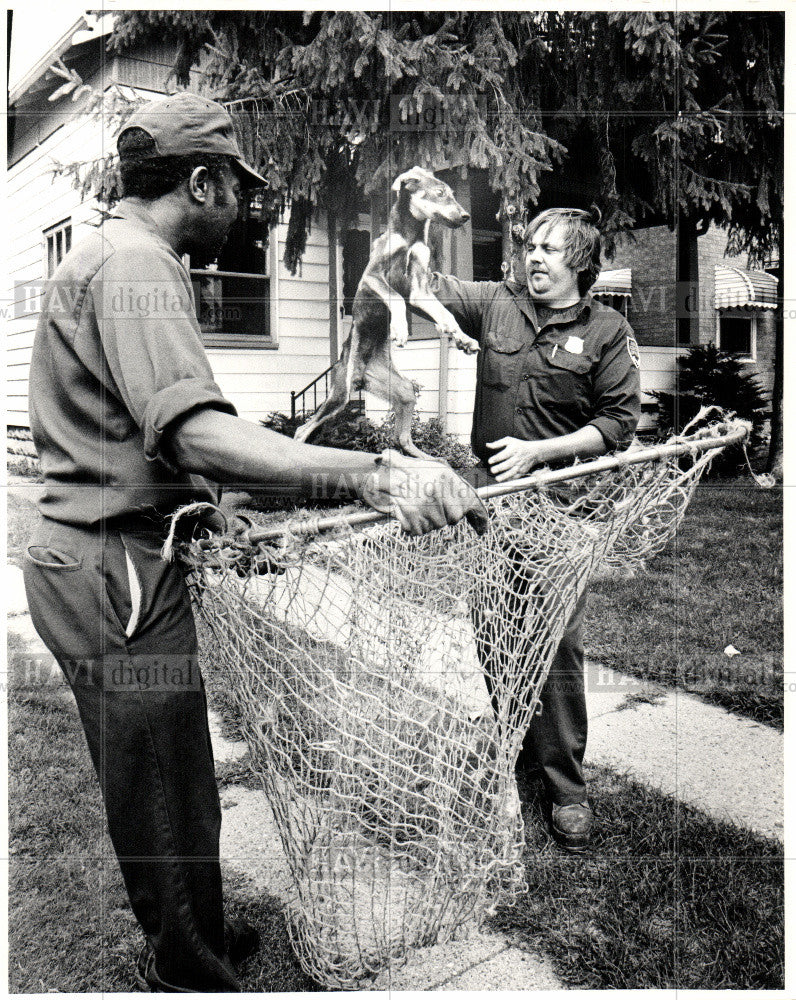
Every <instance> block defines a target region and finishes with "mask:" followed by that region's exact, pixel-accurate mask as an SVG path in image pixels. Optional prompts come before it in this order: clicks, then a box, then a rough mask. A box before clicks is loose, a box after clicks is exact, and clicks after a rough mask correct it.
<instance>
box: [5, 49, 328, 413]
mask: <svg viewBox="0 0 796 1000" xmlns="http://www.w3.org/2000/svg"><path fill="white" fill-rule="evenodd" d="M171 56H172V51H171V48H170V47H169V46H167V45H160V46H153V47H151V49H147V50H146V51H142V52H140V53H138V54H137V55H136V56H135V57H134V58H131V57H125V58H121V59H116V60H114V61H113V62H112V63H111V64H109V66H108V67H107V68H106V73H105V76H104V78H103V77H102V75H101V74H99V73H97V74H96V76H94V77H93V78H91V77H89V78H87V82H88V83H90V84H91V85H92V86H94V87H97V88H98V87H100V86H102V85H103V84H104V85H109V84H110V82H111V81H113V82H117V83H121V84H125V85H135V86H136V87H137V89H138V92H139V93H140V94H141V95H142V96H146V97H149V96H153V97H154V96H156V95H157V94H159V93H161V92H162V91H163V90H165V87H166V85H167V78H168V72H169V70H170V67H171V65H172V58H171ZM200 81H201V74H200V73H199V74H194V75H192V84H193V85H194V86H193V89H196V87H198V85H199V83H200ZM55 86H56V85H55V84H54V85H53V89H54V88H55ZM144 88H145V89H144ZM17 128H18V130H20V131H19V133H18V134H21V135H23V136H24V134H25V133H24V130H26V129H27V130H30V129H34V131H35V136H36V143H37V144H36V145H35V146H34V147H33V148H31V149H30V150H29V151H28V152H26V153H25V154H24V155H23V156H21V157H20V158H19V159H18V161H17V162H16V163H14V164H13V165H12V166H11V167H10V168H9V170H8V173H7V193H8V197H7V209H8V218H7V222H8V233H9V251H8V258H7V262H8V276H9V281H10V285H11V288H12V289H17V290H18V291H16V293H15V297H16V298H17V299H18V300H19V301H18V303H17V305H16V308H14V307H13V306H12V315H11V316H8V317H7V321H6V409H7V422H8V424H9V425H10V426H17V427H29V417H28V378H29V370H30V358H31V352H32V348H33V337H34V334H35V329H36V323H37V320H38V314H39V309H40V302H41V295H40V292H39V293H38V294H37V295H36V296H35V298H34V302H33V304H31V303H30V302H28V300H26V291H25V289H26V287H30V286H34V287H35V288H37V289H40V290H41V289H43V284H44V280H45V273H44V259H43V257H44V255H43V247H42V232H43V231H44V230H45V229H47V228H49V227H50V226H52V225H54V224H56V223H58V222H60V221H61V220H63V219H66V218H71V220H72V245H73V246H74V245H75V244H76V243H78V242H79V241H80V240H81V239H82V238H84V236H85V235H86V234H87V232H88V231H89V230H88V228H87V227H88V225H89V223H92V222H94V223H96V222H98V221H99V218H100V213H99V211H98V210H97V207H96V203H95V202H94V200H93V199H88V200H87V201H85V202H81V199H80V194H79V192H78V191H76V190H75V189H74V188H73V187H72V184H71V181H70V180H69V179H68V178H65V177H58V178H53V176H52V173H51V171H52V167H53V165H54V163H55V161H58V162H60V163H69V162H74V161H83V160H90V159H92V158H94V157H99V156H102V155H104V153H105V152H106V151H107V149H108V148H109V142H112V140H111V139H110V138H109V136H108V134H107V133H106V132H104V131H103V129H102V125H101V123H100V121H99V119H97V118H92V117H90V116H88V115H84V114H81V105H80V104H77V105H73V104H72V103H71V102H69V101H68V100H65V101H62V102H58V104H56V105H54V106H51V105H49V104H47V103H46V96H42V99H41V101H40V102H38V103H36V104H34V105H32V106H29V114H28V115H27V116H22V117H21V118H20V119H19V121H18V125H17ZM28 145H30V143H28ZM273 235H274V236H275V238H276V241H277V243H276V252H275V255H274V257H273V258H272V264H273V266H272V278H271V296H272V299H273V297H274V296H276V302H275V303H274V304H273V305H272V335H273V336H274V339H275V341H276V345H277V346H276V349H263V348H239V347H235V348H232V347H230V348H226V347H212V348H208V349H207V354H208V358H209V360H210V364H211V367H212V369H213V372H214V375H215V377H216V379H217V381H218V382H219V385H220V386H221V388H222V391H224V392H225V394H227V395H228V396H229V398H230V400H231V401H232V402H233V404H234V405H235V406H236V408H237V409H238V412H239V413H240V415H241V416H242V417H245V418H247V419H251V420H259V419H261V418H262V417H264V416H265V415H266V414H268V413H269V412H271V411H273V410H280V411H283V412H289V409H290V392H291V390H293V391H298V390H300V389H302V388H303V387H304V386H305V385H306V384H307V383H308V382H309V381H311V380H312V379H313V378H315V377H316V376H317V375H318V374H320V372H322V371H323V370H324V369H325V368H327V367H328V365H329V363H330V357H329V320H330V316H329V285H328V282H329V248H328V236H327V228H326V220H325V217H324V215H323V214H322V213H320V214H319V217H318V218H317V219H316V220H314V223H313V226H312V230H311V232H310V234H309V236H308V240H307V251H306V253H305V255H304V259H303V261H302V262H301V265H300V267H299V269H298V271H297V273H296V274H295V275H291V274H290V273H289V272H288V271H287V269H286V268H285V266H284V263H283V259H284V248H285V240H286V236H287V224H286V220H282V221H281V222H280V224H279V225H278V226H277V227H276V228H275V230H274V231H273ZM274 272H275V273H274Z"/></svg>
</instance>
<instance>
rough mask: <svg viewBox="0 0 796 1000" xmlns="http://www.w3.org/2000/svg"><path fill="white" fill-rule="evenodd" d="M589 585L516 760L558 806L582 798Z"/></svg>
mask: <svg viewBox="0 0 796 1000" xmlns="http://www.w3.org/2000/svg"><path fill="white" fill-rule="evenodd" d="M587 599H588V588H587V590H586V591H584V593H583V595H582V597H581V598H580V600H579V602H578V604H577V606H576V608H575V611H574V613H573V615H572V618H571V619H570V620H569V624H568V625H567V630H566V632H565V633H564V636H563V638H562V639H561V642H560V643H559V646H558V649H557V650H556V654H555V656H554V657H553V662H552V664H551V665H550V673H549V674H548V676H547V680H546V681H545V684H544V687H543V688H542V694H541V700H542V711H541V714H540V715H535V716H534V717H533V719H531V725H530V727H529V729H528V732H527V734H526V736H525V741H524V743H523V746H522V751H521V752H520V756H519V759H518V760H517V773H518V774H523V773H527V772H529V771H532V770H533V769H534V767H535V768H536V769H538V770H539V771H540V772H541V775H542V781H543V782H544V786H545V791H546V793H547V797H548V798H549V799H550V801H551V802H554V803H555V804H556V805H559V806H565V805H571V804H572V803H573V802H584V801H585V800H586V797H587V793H586V781H585V779H584V777H583V755H584V753H585V751H586V736H587V732H588V718H587V715H586V693H585V688H584V652H583V619H584V617H585V614H586V601H587Z"/></svg>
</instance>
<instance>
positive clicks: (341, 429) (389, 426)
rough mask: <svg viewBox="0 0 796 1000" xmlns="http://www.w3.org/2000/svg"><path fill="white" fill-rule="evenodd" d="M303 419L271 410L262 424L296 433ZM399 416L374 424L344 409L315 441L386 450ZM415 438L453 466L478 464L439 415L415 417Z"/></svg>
mask: <svg viewBox="0 0 796 1000" xmlns="http://www.w3.org/2000/svg"><path fill="white" fill-rule="evenodd" d="M303 422H304V421H303V419H298V418H297V419H295V420H293V419H291V418H290V417H289V416H287V415H286V414H284V413H270V414H269V415H268V416H267V417H266V418H265V419H264V420H263V421H261V423H262V424H263V426H264V427H270V428H271V430H274V431H278V432H279V433H280V434H287V435H289V436H290V437H292V436H293V433H294V431H295V430H296V428H297V427H298V426H299V425H300V424H302V423H303ZM394 427H395V417H394V416H393V415H392V414H390V415H389V416H388V417H387V419H386V420H384V421H382V423H380V424H374V423H372V421H370V420H368V418H367V417H363V416H361V415H359V414H353V415H352V414H351V413H346V412H343V413H342V414H341V415H340V417H338V418H337V419H336V420H333V421H329V422H328V423H326V424H323V426H322V427H321V428H320V429H319V430H318V432H317V433H316V434H314V435H313V437H312V444H319V445H325V446H326V447H328V448H343V449H345V450H347V451H371V452H376V453H379V452H382V451H384V449H385V448H390V447H392V442H393V429H394ZM412 440H413V441H414V442H415V444H416V445H417V446H418V448H420V449H421V450H422V451H425V452H428V454H429V455H434V456H435V457H437V458H442V459H444V460H445V461H446V462H447V463H448V465H450V467H451V468H452V469H456V470H457V471H461V470H463V469H469V468H470V467H471V466H473V465H475V464H476V459H475V457H474V456H473V453H472V451H470V448H469V446H468V445H467V444H463V443H462V442H461V441H459V440H458V438H456V437H455V436H454V435H453V434H448V433H446V432H445V431H444V430H443V429H442V423H441V422H440V420H439V419H438V418H436V417H434V418H432V419H431V420H421V419H420V418H419V417H417V416H415V418H414V420H413V422H412Z"/></svg>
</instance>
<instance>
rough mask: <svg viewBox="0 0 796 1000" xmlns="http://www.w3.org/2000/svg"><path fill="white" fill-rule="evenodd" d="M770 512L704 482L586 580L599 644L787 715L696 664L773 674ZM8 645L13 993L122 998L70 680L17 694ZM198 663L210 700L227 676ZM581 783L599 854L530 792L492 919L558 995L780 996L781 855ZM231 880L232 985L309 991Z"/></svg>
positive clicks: (122, 915)
mask: <svg viewBox="0 0 796 1000" xmlns="http://www.w3.org/2000/svg"><path fill="white" fill-rule="evenodd" d="M9 492H10V495H9V557H10V558H11V559H12V560H13V561H15V562H19V560H20V558H21V552H22V547H23V545H24V542H25V539H26V537H27V533H28V527H29V524H30V522H31V519H32V513H31V503H30V495H29V494H30V491H25V490H22V489H16V490H13V491H9ZM780 503H781V496H780V493H779V492H778V491H776V492H775V491H772V492H769V493H763V492H759V491H757V490H756V489H755V488H753V487H747V486H737V485H724V486H715V485H705V486H703V487H700V489H699V491H698V493H697V496H696V498H695V501H694V503H693V506H692V508H691V510H690V511H689V514H688V515H687V517H686V520H685V522H684V525H683V528H682V530H681V532H680V534H679V536H678V540H677V543H676V547H673V548H672V549H670V550H669V551H667V552H666V553H664V554H663V555H661V556H658V557H657V558H656V559H654V560H653V561H652V562H651V564H650V569H649V573H647V574H645V575H644V576H643V577H642V576H640V577H638V578H636V579H635V580H631V581H624V582H623V581H613V582H610V583H601V584H599V585H597V586H596V587H595V592H594V595H593V598H592V603H591V605H590V608H591V614H590V622H589V633H588V638H589V652H590V653H591V655H592V656H594V657H595V658H597V659H599V660H601V661H602V662H604V663H606V664H607V665H610V666H612V667H616V668H619V669H624V670H630V671H633V672H637V673H640V674H643V675H644V676H648V677H654V678H655V679H657V680H661V681H664V682H671V683H680V684H682V685H683V686H687V687H688V688H689V689H691V690H698V691H700V693H702V694H704V695H706V696H708V697H710V698H712V699H714V700H721V701H722V703H724V704H727V705H729V706H730V707H732V708H734V709H736V710H738V711H742V712H746V713H747V714H751V715H754V716H755V717H757V718H762V717H765V718H766V719H769V720H770V721H775V720H776V719H781V693H780V690H779V688H778V687H776V685H770V686H769V688H770V689H769V688H765V689H764V690H760V689H759V687H755V686H753V685H749V684H747V683H746V680H745V677H744V676H743V673H742V672H741V671H738V673H737V676H736V677H735V678H734V679H732V678H731V683H730V684H728V683H727V681H726V676H725V675H721V674H720V673H719V672H718V671H716V670H714V674H715V675H716V676H718V677H719V678H721V677H724V678H725V679H724V680H723V681H722V680H720V679H719V681H716V680H715V677H714V683H713V684H712V686H711V684H710V683H709V680H710V675H709V673H708V671H707V669H706V668H707V667H711V668H712V669H713V668H715V665H716V661H715V659H714V658H715V656H716V655H717V654H719V655H721V653H722V650H723V649H724V647H725V646H726V645H727V644H729V643H732V644H733V645H734V646H735V647H736V648H738V649H739V650H741V652H742V654H743V655H742V656H741V657H737V658H735V659H733V660H727V658H726V657H724V658H723V659H720V661H719V662H720V663H721V666H722V668H723V669H724V670H725V671H726V670H727V669H730V668H732V669H735V668H736V667H738V666H742V667H748V663H750V662H752V661H751V659H750V660H749V661H747V663H746V664H744V663H742V662H741V661H743V660H746V658H747V657H750V658H751V657H752V656H757V657H761V658H765V662H766V663H767V664H768V663H770V664H773V669H774V670H775V671H776V670H781V628H782V607H781V507H780ZM14 653H15V650H14V648H13V646H12V648H11V650H10V654H11V655H10V669H11V681H12V683H11V686H10V689H9V698H8V702H9V802H10V806H9V841H10V852H11V864H10V885H9V899H10V903H9V956H10V958H9V979H10V981H9V986H10V989H11V991H12V992H20V993H30V992H46V991H54V990H55V991H62V992H69V991H83V992H85V991H88V990H92V991H99V990H108V991H119V990H129V989H133V988H134V986H133V982H134V980H133V976H132V965H133V961H134V958H135V956H136V954H137V952H138V949H139V948H140V944H141V936H140V932H139V931H138V930H137V928H136V925H135V923H134V921H133V918H132V916H131V914H130V911H129V908H128V906H127V903H126V898H125V894H124V890H123V886H122V883H121V878H120V875H119V873H118V870H117V867H116V863H115V860H114V858H113V855H112V852H111V851H110V848H109V845H108V842H107V839H106V835H105V832H104V821H103V818H102V812H101V803H100V797H99V790H98V787H97V782H96V778H95V776H94V772H93V769H92V767H91V763H90V760H89V757H88V752H87V750H86V747H85V743H84V738H83V734H82V731H81V728H80V724H79V721H78V718H77V714H76V711H75V708H74V704H73V702H72V700H71V697H70V696H69V694H68V692H67V691H66V690H65V689H64V687H63V686H62V685H53V686H44V687H37V688H34V689H31V688H26V687H23V686H16V687H15V686H14V684H13V680H14V677H15V676H16V677H19V676H21V673H20V671H21V666H20V663H19V657H18V656H15V655H14ZM678 655H679V661H678ZM725 661H726V663H725ZM678 662H679V667H678ZM728 665H729V666H728ZM686 667H687V670H686ZM700 669H701V670H702V673H701V674H699V675H698V676H697V674H698V671H699V670H700ZM207 672H208V686H209V688H210V694H211V700H214V699H215V697H216V696H215V694H214V692H215V691H218V690H219V688H220V682H219V681H218V679H217V678H216V677H215V676H214V675H213V674H212V671H211V670H210V669H209V668H208V669H207ZM730 688H732V691H730V690H729V689H730ZM730 696H731V697H732V699H733V700H730ZM218 703H219V704H220V700H219V702H218ZM220 707H223V705H220ZM227 770H229V769H227ZM221 776H222V777H225V778H226V779H227V780H230V779H231V777H232V776H231V775H229V774H227V773H222V775H221ZM589 780H590V786H591V788H592V789H593V797H594V800H595V801H596V802H598V803H599V804H600V806H599V808H600V828H599V829H600V832H599V833H598V836H597V840H596V842H595V845H594V849H593V850H592V851H591V853H590V854H589V855H588V856H587V857H583V858H573V857H570V856H567V855H564V854H562V853H560V852H559V851H558V850H557V849H556V848H555V846H554V845H553V844H552V843H551V841H550V839H549V837H548V835H547V833H546V831H545V829H544V825H543V823H542V821H541V816H540V809H539V805H538V803H531V804H530V805H529V807H528V808H527V811H526V824H527V826H526V835H527V839H528V843H529V850H528V852H527V880H528V892H527V893H526V894H525V895H523V896H522V897H521V898H520V899H519V900H518V901H517V904H516V905H515V906H513V907H512V908H510V909H505V910H503V911H501V912H499V913H498V914H497V915H496V917H494V918H493V924H494V925H495V926H498V927H500V928H501V929H503V930H504V931H505V932H506V933H507V934H509V935H510V936H511V937H512V938H513V940H514V941H515V943H516V944H517V945H519V946H520V947H522V946H526V947H528V948H529V949H532V950H533V951H535V952H537V953H544V954H548V955H550V956H551V957H552V960H553V962H554V963H555V966H556V970H557V972H558V974H559V975H560V976H561V978H562V979H563V980H564V981H565V982H566V983H567V984H568V985H570V986H581V987H590V988H603V989H611V988H672V987H678V988H695V989H717V988H736V989H752V988H782V987H783V985H784V984H783V975H784V972H783V923H784V911H783V886H782V882H783V860H782V852H781V849H780V846H779V845H778V844H777V843H774V842H771V841H768V840H766V839H764V838H760V837H755V836H753V835H751V834H749V833H746V832H744V831H741V830H738V829H736V828H734V827H731V826H727V825H723V824H720V823H717V822H714V821H713V820H711V819H709V818H707V817H706V816H704V815H702V814H700V813H698V812H696V811H694V810H692V809H689V808H687V807H685V806H682V805H680V804H678V803H676V802H674V801H673V800H672V799H669V798H667V797H666V796H662V795H660V794H658V793H656V792H653V791H650V790H649V789H646V788H642V787H639V786H636V785H634V784H632V783H630V782H629V781H627V780H626V779H624V778H622V777H619V776H617V775H616V774H614V773H613V772H611V771H608V770H605V769H595V768H592V769H591V770H590V771H589ZM226 888H227V901H228V908H229V910H230V911H231V912H232V913H233V914H240V915H244V914H245V915H246V916H247V917H248V918H249V919H251V920H253V921H254V922H255V923H256V924H257V925H258V926H259V927H260V929H261V932H262V938H263V944H262V946H261V949H260V953H259V955H258V956H256V957H254V958H253V959H252V960H250V962H249V963H248V964H247V966H246V967H245V968H244V969H243V970H242V972H241V979H242V983H243V987H244V990H246V991H256V992H265V991H306V990H310V989H313V988H315V987H314V986H313V984H312V983H311V981H310V980H309V979H308V978H307V977H306V976H305V975H304V973H303V972H302V971H301V969H300V968H299V966H298V963H297V961H296V959H295V958H294V956H293V953H292V951H291V949H290V946H289V943H288V939H287V933H286V929H285V925H284V918H283V916H282V911H281V908H280V905H279V903H278V901H277V900H275V899H273V898H270V897H266V898H262V897H259V898H258V897H255V896H252V895H251V892H250V889H249V888H248V886H247V885H246V884H245V881H244V880H243V879H242V878H239V877H237V878H234V879H228V880H227V886H226Z"/></svg>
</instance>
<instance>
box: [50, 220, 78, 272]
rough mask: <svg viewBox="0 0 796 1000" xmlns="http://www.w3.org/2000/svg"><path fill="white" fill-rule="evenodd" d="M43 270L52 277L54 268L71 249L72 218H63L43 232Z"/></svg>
mask: <svg viewBox="0 0 796 1000" xmlns="http://www.w3.org/2000/svg"><path fill="white" fill-rule="evenodd" d="M43 236H44V272H45V275H46V276H47V277H48V278H52V276H53V274H55V269H56V268H57V267H58V265H59V264H60V263H61V261H62V260H63V259H64V257H66V255H67V254H68V253H69V251H70V250H71V249H72V220H71V219H64V220H63V222H58V223H57V224H56V225H54V226H50V228H49V229H45V230H44V233H43Z"/></svg>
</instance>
